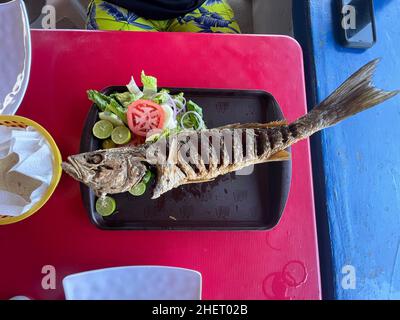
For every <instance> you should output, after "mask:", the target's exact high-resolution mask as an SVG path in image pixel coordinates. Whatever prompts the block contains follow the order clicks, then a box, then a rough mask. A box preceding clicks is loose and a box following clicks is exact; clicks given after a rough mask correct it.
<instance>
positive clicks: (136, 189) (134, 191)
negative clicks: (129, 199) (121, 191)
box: [129, 182, 146, 197]
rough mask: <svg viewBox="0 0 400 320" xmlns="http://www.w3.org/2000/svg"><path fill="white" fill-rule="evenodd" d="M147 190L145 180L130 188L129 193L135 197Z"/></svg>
mask: <svg viewBox="0 0 400 320" xmlns="http://www.w3.org/2000/svg"><path fill="white" fill-rule="evenodd" d="M145 192H146V184H145V183H143V182H140V183H139V184H137V185H136V186H134V187H132V189H131V190H129V193H130V194H131V195H133V196H135V197H139V196H141V195H143V194H144V193H145Z"/></svg>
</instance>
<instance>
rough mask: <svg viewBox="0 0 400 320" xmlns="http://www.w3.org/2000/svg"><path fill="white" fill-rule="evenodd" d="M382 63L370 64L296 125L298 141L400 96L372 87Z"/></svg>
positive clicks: (294, 126) (294, 124) (294, 127)
mask: <svg viewBox="0 0 400 320" xmlns="http://www.w3.org/2000/svg"><path fill="white" fill-rule="evenodd" d="M379 60H380V59H375V60H373V61H371V62H369V63H368V64H366V65H365V66H364V67H362V68H361V69H360V70H358V71H357V72H356V73H354V74H353V75H352V76H351V77H350V78H349V79H347V80H346V81H345V82H344V83H343V84H342V85H341V86H340V87H339V88H338V89H336V90H335V91H334V92H333V93H332V94H331V95H330V96H329V97H328V98H326V99H325V100H324V101H322V102H321V103H320V104H319V105H318V106H317V107H315V108H314V109H313V110H312V111H311V112H309V113H308V114H306V115H305V116H303V117H301V118H300V119H298V120H297V121H295V122H294V123H292V124H291V125H290V126H289V127H290V128H292V129H293V130H294V131H298V136H297V138H298V140H300V139H304V138H306V137H308V136H310V135H312V134H313V133H315V132H317V131H319V130H322V129H325V128H328V127H330V126H333V125H335V124H337V123H338V122H340V121H342V120H344V119H346V118H349V117H351V116H353V115H355V114H357V113H359V112H361V111H364V110H367V109H369V108H372V107H374V106H376V105H378V104H380V103H382V102H384V101H386V100H388V99H390V98H392V97H394V96H395V95H397V94H398V93H399V92H400V91H384V90H381V89H378V88H376V87H375V86H374V85H373V84H372V78H373V76H374V73H375V70H376V66H377V65H378V62H379ZM296 140H297V139H296Z"/></svg>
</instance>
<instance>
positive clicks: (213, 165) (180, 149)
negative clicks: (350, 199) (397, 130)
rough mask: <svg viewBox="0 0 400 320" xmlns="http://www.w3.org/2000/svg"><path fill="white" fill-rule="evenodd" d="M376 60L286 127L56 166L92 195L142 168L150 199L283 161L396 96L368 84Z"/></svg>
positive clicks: (226, 133) (201, 137)
mask: <svg viewBox="0 0 400 320" xmlns="http://www.w3.org/2000/svg"><path fill="white" fill-rule="evenodd" d="M377 63H378V60H374V61H372V62H370V63H368V64H367V65H365V66H364V67H362V68H361V69H360V70H359V71H357V72H356V73H354V74H353V75H352V76H351V77H350V78H349V79H348V80H346V81H345V82H344V83H343V84H342V85H341V86H340V87H339V88H338V89H336V90H335V91H334V92H333V93H332V94H331V95H330V96H329V97H328V98H326V99H325V100H324V101H323V102H322V103H320V104H319V105H318V106H316V107H315V108H313V109H312V111H310V112H309V113H308V114H306V115H304V116H302V117H301V118H299V119H298V120H296V121H294V122H293V123H291V124H288V123H286V122H284V121H282V122H273V123H269V124H259V123H249V124H232V125H228V126H225V127H221V128H216V129H209V130H202V131H185V132H182V133H179V134H174V135H172V136H170V137H169V138H164V139H161V140H159V141H157V142H156V143H152V144H144V145H142V146H138V147H134V146H127V147H121V148H115V149H109V150H98V151H94V152H88V153H83V154H78V155H74V156H70V157H68V161H67V162H63V164H62V167H63V169H64V171H65V172H67V173H68V174H69V175H71V176H72V177H73V178H75V179H76V180H78V181H80V182H82V183H84V184H86V185H87V186H89V187H90V188H91V189H93V190H94V192H95V193H96V195H98V196H104V195H106V194H115V193H122V192H126V191H128V190H130V189H131V188H132V187H134V186H135V185H137V184H138V183H139V182H140V181H141V180H142V178H143V176H144V175H145V173H146V171H147V169H148V166H154V167H155V168H156V170H157V183H156V186H155V189H154V193H153V199H155V198H158V197H160V196H161V195H162V194H164V193H165V192H167V191H169V190H171V189H173V188H176V187H179V186H181V185H185V184H189V183H201V182H206V181H211V180H213V179H215V178H216V177H218V176H220V175H224V174H227V173H229V172H233V171H237V170H240V169H243V168H245V167H247V166H249V165H254V164H259V163H265V162H269V161H280V160H287V159H289V157H290V155H289V154H288V153H287V152H286V151H285V150H286V149H287V148H288V147H290V146H291V145H293V144H295V143H296V142H298V141H300V140H303V139H306V138H308V137H309V136H311V135H312V134H314V133H315V132H317V131H320V130H322V129H325V128H327V127H330V126H332V125H335V124H336V123H338V122H340V121H342V120H344V119H346V118H348V117H350V116H353V115H355V114H357V113H359V112H361V111H363V110H366V109H369V108H371V107H373V106H375V105H377V104H379V103H381V102H383V101H385V100H387V99H389V98H391V97H393V96H395V95H396V94H398V93H399V91H383V90H380V89H378V88H376V87H374V86H373V85H372V77H373V74H374V71H375V69H376V65H377Z"/></svg>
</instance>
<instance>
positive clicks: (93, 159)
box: [86, 154, 103, 164]
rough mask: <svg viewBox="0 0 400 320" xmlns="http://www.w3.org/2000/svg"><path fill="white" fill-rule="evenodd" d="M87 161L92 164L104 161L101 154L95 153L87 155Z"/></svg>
mask: <svg viewBox="0 0 400 320" xmlns="http://www.w3.org/2000/svg"><path fill="white" fill-rule="evenodd" d="M86 161H87V162H88V163H90V164H99V163H101V162H102V161H103V156H102V155H101V154H93V155H89V156H87V157H86Z"/></svg>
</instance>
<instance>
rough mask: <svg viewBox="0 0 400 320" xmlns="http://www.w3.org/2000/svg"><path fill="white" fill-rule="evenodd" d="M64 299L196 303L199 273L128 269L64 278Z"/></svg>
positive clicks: (180, 269)
mask: <svg viewBox="0 0 400 320" xmlns="http://www.w3.org/2000/svg"><path fill="white" fill-rule="evenodd" d="M63 286H64V292H65V298H66V299H67V300H200V299H201V274H200V273H199V272H197V271H194V270H189V269H182V268H174V267H161V266H131V267H116V268H108V269H100V270H94V271H88V272H82V273H77V274H73V275H70V276H67V277H65V278H64V280H63Z"/></svg>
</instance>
